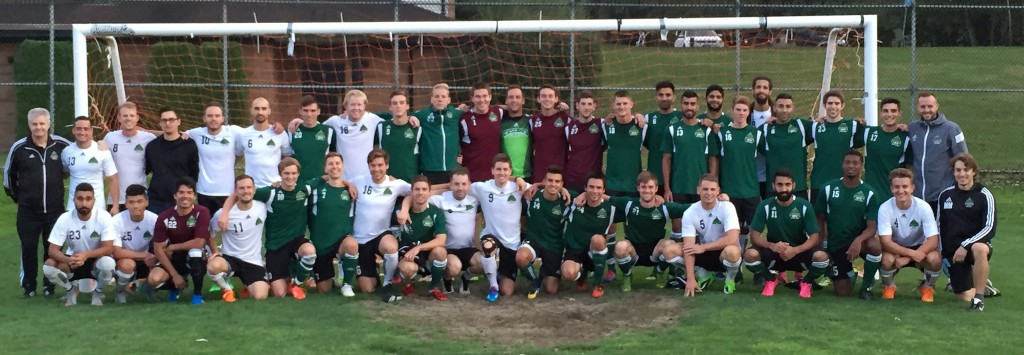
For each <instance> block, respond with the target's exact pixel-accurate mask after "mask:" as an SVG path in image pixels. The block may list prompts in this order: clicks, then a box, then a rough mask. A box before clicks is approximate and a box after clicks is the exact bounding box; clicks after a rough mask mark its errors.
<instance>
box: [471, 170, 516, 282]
mask: <svg viewBox="0 0 1024 355" xmlns="http://www.w3.org/2000/svg"><path fill="white" fill-rule="evenodd" d="M472 174H473V171H472V170H470V176H472ZM491 175H492V176H493V177H494V178H493V179H491V180H487V181H481V182H474V183H473V185H471V186H470V193H471V194H473V197H476V199H477V201H480V209H481V210H482V211H483V214H484V220H485V221H486V223H485V225H484V229H483V231H481V232H480V249H481V250H482V251H483V254H484V255H483V258H481V260H480V261H481V266H482V267H483V271H484V274H486V275H487V281H488V283H490V287H491V288H490V291H489V292H488V293H487V301H489V302H497V301H498V293H499V286H498V281H499V277H500V280H501V287H500V292H501V294H503V295H505V296H509V295H511V294H512V293H513V292H515V287H516V272H517V271H518V270H517V265H516V249H518V248H519V244H520V242H521V235H520V233H521V230H520V227H521V224H520V218H519V216H521V215H522V213H523V203H522V199H523V191H522V190H521V189H520V188H519V186H517V183H518V182H519V181H520V180H519V179H518V178H515V181H512V180H511V179H510V178H512V162H511V160H510V159H509V158H508V155H507V154H497V155H495V156H494V158H493V159H492V163H491Z"/></svg>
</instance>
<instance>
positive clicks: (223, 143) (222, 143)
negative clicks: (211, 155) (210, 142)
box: [220, 138, 231, 145]
mask: <svg viewBox="0 0 1024 355" xmlns="http://www.w3.org/2000/svg"><path fill="white" fill-rule="evenodd" d="M228 144H231V142H228V139H227V138H222V139H221V140H220V145H228Z"/></svg>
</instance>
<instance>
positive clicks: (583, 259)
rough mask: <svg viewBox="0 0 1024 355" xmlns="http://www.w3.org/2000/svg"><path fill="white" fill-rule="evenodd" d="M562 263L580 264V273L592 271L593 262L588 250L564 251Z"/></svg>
mask: <svg viewBox="0 0 1024 355" xmlns="http://www.w3.org/2000/svg"><path fill="white" fill-rule="evenodd" d="M564 261H573V262H575V263H577V264H580V269H581V270H582V271H581V272H592V271H594V260H593V259H591V258H590V250H587V249H565V258H564ZM564 261H563V262H564ZM584 276H586V275H584Z"/></svg>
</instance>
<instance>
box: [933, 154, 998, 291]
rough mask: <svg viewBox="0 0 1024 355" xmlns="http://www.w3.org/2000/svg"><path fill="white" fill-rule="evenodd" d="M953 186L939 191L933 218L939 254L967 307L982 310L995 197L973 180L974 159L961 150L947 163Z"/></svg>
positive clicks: (994, 222) (994, 213)
mask: <svg viewBox="0 0 1024 355" xmlns="http://www.w3.org/2000/svg"><path fill="white" fill-rule="evenodd" d="M949 165H950V168H951V169H952V170H953V176H954V177H955V178H956V186H953V187H950V188H948V189H946V190H945V191H942V192H941V193H939V202H941V203H942V206H941V208H940V209H939V212H938V217H937V218H936V222H937V223H938V224H939V236H941V237H942V247H941V250H942V257H943V259H945V261H946V262H947V263H948V265H949V266H948V270H949V283H950V284H951V285H952V286H953V292H954V293H956V295H957V298H959V299H960V300H961V301H970V302H971V310H975V311H983V310H985V296H986V288H987V284H988V281H987V280H988V274H989V258H991V257H992V238H994V237H995V234H996V200H995V198H994V197H992V192H991V191H989V190H988V188H986V187H985V186H984V185H982V184H981V183H979V182H977V181H975V178H976V177H977V174H978V163H977V162H976V161H975V160H974V157H972V156H971V155H970V154H967V153H961V154H958V155H957V156H955V157H953V159H952V160H951V161H950V163H949Z"/></svg>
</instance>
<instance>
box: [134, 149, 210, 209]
mask: <svg viewBox="0 0 1024 355" xmlns="http://www.w3.org/2000/svg"><path fill="white" fill-rule="evenodd" d="M146 173H151V174H153V176H152V179H150V181H149V199H150V200H151V201H158V202H164V203H171V202H174V192H175V191H176V190H177V186H175V184H176V183H177V182H178V179H180V178H181V177H183V176H188V177H190V178H192V180H196V179H198V178H199V148H198V147H196V143H195V141H193V140H191V139H184V138H180V137H179V138H178V139H176V140H173V141H168V140H166V139H164V137H163V136H159V137H156V139H154V140H153V141H151V142H149V144H147V145H146Z"/></svg>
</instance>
